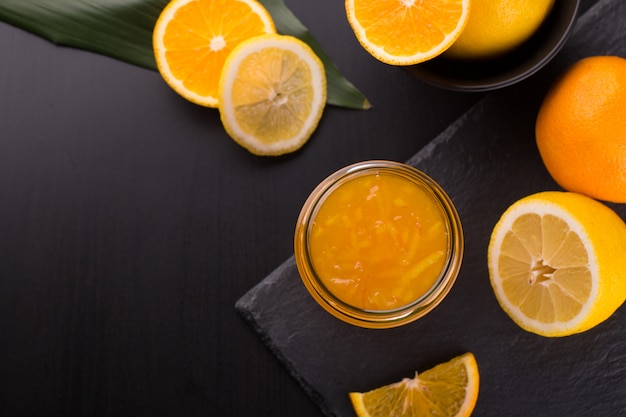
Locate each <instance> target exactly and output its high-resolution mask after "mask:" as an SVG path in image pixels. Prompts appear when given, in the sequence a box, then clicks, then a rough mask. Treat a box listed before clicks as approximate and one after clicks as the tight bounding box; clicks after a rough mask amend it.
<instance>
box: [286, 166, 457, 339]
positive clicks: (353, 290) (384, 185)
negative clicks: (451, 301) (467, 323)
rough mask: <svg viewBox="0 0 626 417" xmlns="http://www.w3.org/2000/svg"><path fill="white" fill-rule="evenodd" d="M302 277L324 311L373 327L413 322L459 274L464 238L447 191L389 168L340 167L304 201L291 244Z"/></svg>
mask: <svg viewBox="0 0 626 417" xmlns="http://www.w3.org/2000/svg"><path fill="white" fill-rule="evenodd" d="M294 252H295V260H296V265H297V268H298V271H299V272H300V276H301V278H302V281H303V283H304V284H305V286H306V288H307V290H308V291H309V293H310V294H311V295H312V296H313V298H314V299H315V300H316V301H317V302H318V304H320V305H321V306H322V307H323V308H324V309H326V310H327V311H328V312H330V313H331V314H332V315H334V316H335V317H337V318H339V319H341V320H344V321H346V322H348V323H351V324H355V325H359V326H362V327H371V328H386V327H395V326H398V325H401V324H405V323H408V322H410V321H413V320H415V319H417V318H419V317H421V316H423V315H424V314H426V313H427V312H428V311H430V310H432V309H433V308H434V307H435V306H436V305H438V304H439V303H440V302H441V301H442V300H443V298H444V297H445V295H446V294H447V293H448V292H449V290H450V288H451V287H452V285H453V283H454V281H455V280H456V276H457V275H458V272H459V269H460V265H461V260H462V256H463V233H462V229H461V223H460V219H459V216H458V213H457V211H456V209H455V207H454V205H453V204H452V201H451V200H450V198H449V197H448V195H447V194H446V193H445V192H444V191H443V189H442V188H441V187H440V186H439V185H438V184H437V183H436V182H434V181H433V180H432V179H431V178H430V177H428V176H427V175H426V174H424V173H423V172H421V171H419V170H417V169H415V168H413V167H411V166H409V165H405V164H400V163H397V162H391V161H366V162H362V163H359V164H354V165H351V166H348V167H346V168H343V169H341V170H339V171H337V172H335V173H334V174H332V175H331V176H329V177H328V178H326V179H325V180H324V181H323V182H322V183H320V184H319V185H318V186H317V187H316V189H315V190H314V191H313V192H312V193H311V195H310V196H309V198H308V199H307V201H306V202H305V204H304V206H303V208H302V211H301V213H300V216H299V218H298V223H297V225H296V233H295V238H294Z"/></svg>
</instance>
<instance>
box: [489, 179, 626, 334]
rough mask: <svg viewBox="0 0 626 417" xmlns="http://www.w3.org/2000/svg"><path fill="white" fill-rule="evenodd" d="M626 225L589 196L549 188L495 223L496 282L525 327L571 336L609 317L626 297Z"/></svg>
mask: <svg viewBox="0 0 626 417" xmlns="http://www.w3.org/2000/svg"><path fill="white" fill-rule="evenodd" d="M624 259H626V224H624V222H623V221H622V219H621V218H620V217H619V216H618V215H617V214H616V213H615V212H614V211H613V210H611V209H610V208H609V207H607V206H606V205H604V204H602V203H600V202H598V201H596V200H593V199H591V198H589V197H586V196H583V195H580V194H576V193H570V192H560V191H547V192H542V193H537V194H533V195H530V196H527V197H525V198H522V199H520V200H519V201H517V202H516V203H514V204H513V205H511V206H510V207H509V208H508V209H507V210H506V211H505V212H504V214H503V215H502V217H501V218H500V220H499V221H498V223H497V224H496V225H495V227H494V229H493V232H492V235H491V240H490V242H489V249H488V264H489V275H490V280H491V285H492V287H493V290H494V292H495V295H496V298H497V299H498V302H499V303H500V305H501V307H502V308H503V309H504V311H505V312H506V313H507V314H508V315H509V316H510V317H511V319H513V321H514V322H516V323H517V324H518V325H519V326H520V327H522V328H523V329H525V330H527V331H529V332H533V333H537V334H539V335H543V336H567V335H571V334H574V333H579V332H583V331H585V330H588V329H590V328H592V327H594V326H596V325H598V324H600V323H602V322H603V321H605V320H606V319H608V318H609V317H610V316H611V315H612V314H613V313H614V312H615V310H617V308H618V307H619V306H620V305H621V304H622V303H623V302H624V300H625V299H626V272H625V270H624V267H623V261H624Z"/></svg>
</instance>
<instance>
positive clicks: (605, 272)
mask: <svg viewBox="0 0 626 417" xmlns="http://www.w3.org/2000/svg"><path fill="white" fill-rule="evenodd" d="M527 204H536V205H539V206H550V207H553V208H556V209H557V210H561V211H563V212H565V213H567V214H569V215H571V216H572V217H574V218H575V219H576V221H577V222H578V223H579V226H580V228H582V230H583V231H584V233H585V234H586V235H587V239H584V237H583V241H584V242H591V244H592V245H593V248H589V249H590V251H591V253H590V263H591V265H590V268H596V269H597V274H598V277H599V280H598V281H599V282H598V287H597V290H596V292H595V295H594V296H593V299H592V300H591V304H592V308H591V311H589V313H588V314H587V316H586V317H584V318H583V320H581V321H580V322H578V323H574V324H573V325H572V326H570V327H568V328H560V329H551V330H549V331H545V332H542V331H538V330H537V329H536V328H534V327H533V326H529V325H528V323H524V322H523V321H520V320H518V319H517V318H516V317H515V315H514V314H513V312H512V311H511V310H510V309H509V308H508V306H507V305H506V304H505V303H503V302H502V300H501V299H500V297H499V296H498V291H497V289H496V285H495V284H494V280H493V277H494V276H495V274H496V271H495V269H496V268H497V262H496V259H495V251H494V249H495V248H494V245H495V240H496V235H497V234H498V231H499V229H500V228H501V226H502V224H503V222H504V220H505V219H506V218H507V216H508V215H509V214H510V213H511V212H514V211H515V210H516V209H518V208H519V207H522V206H524V205H527ZM594 259H595V261H593V260H594ZM625 259H626V223H624V221H623V220H622V219H621V218H620V217H619V216H618V215H617V214H616V213H615V212H614V211H613V210H611V209H610V208H609V207H607V206H606V205H605V204H603V203H601V202H599V201H596V200H594V199H592V198H590V197H587V196H584V195H581V194H578V193H572V192H564V191H544V192H539V193H536V194H532V195H529V196H526V197H523V198H521V199H520V200H518V201H516V202H515V203H513V204H512V205H511V206H510V207H509V208H508V209H507V210H506V211H505V212H504V213H503V214H502V216H501V218H500V220H499V221H498V223H497V224H496V226H495V227H494V229H493V233H492V236H491V240H490V242H489V250H488V265H489V275H490V280H491V285H492V287H493V289H494V292H495V294H496V298H497V300H498V303H499V304H500V306H501V307H502V309H503V310H504V311H505V312H506V313H507V314H508V315H509V317H511V319H512V320H513V321H515V322H516V323H517V324H518V325H519V326H520V327H522V328H523V329H524V330H527V331H529V332H533V333H537V334H540V335H542V336H547V337H558V336H569V335H572V334H576V333H581V332H583V331H586V330H589V329H591V328H593V327H595V326H597V325H598V324H600V323H602V322H604V321H605V320H607V319H608V318H609V317H610V316H611V315H612V314H613V313H614V312H615V311H616V310H617V309H618V308H619V307H620V306H621V305H622V304H623V303H624V301H625V300H626V270H625V269H624V266H623V262H624V260H625Z"/></svg>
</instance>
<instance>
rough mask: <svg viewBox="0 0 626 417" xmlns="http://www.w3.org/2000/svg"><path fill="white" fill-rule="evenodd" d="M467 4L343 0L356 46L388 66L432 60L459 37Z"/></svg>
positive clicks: (466, 0) (463, 0)
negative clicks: (344, 0)
mask: <svg viewBox="0 0 626 417" xmlns="http://www.w3.org/2000/svg"><path fill="white" fill-rule="evenodd" d="M469 7H470V0H429V1H420V0H346V14H347V16H348V22H349V23H350V26H352V30H353V31H354V34H355V35H356V38H357V39H358V41H359V43H360V44H361V45H362V46H363V48H365V50H367V51H368V52H369V53H370V54H371V55H372V56H374V57H375V58H376V59H378V60H380V61H382V62H384V63H386V64H390V65H413V64H418V63H420V62H424V61H426V60H429V59H432V58H434V57H436V56H437V55H439V54H441V53H443V52H444V51H445V50H446V49H448V48H449V47H450V46H451V45H452V44H453V43H454V41H456V39H457V38H458V37H459V36H460V34H461V32H462V31H463V29H464V28H465V25H466V24H467V21H468V16H469Z"/></svg>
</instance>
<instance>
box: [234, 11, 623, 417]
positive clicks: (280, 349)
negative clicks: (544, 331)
mask: <svg viewBox="0 0 626 417" xmlns="http://www.w3.org/2000/svg"><path fill="white" fill-rule="evenodd" d="M590 55H620V56H623V57H626V2H624V1H623V0H603V1H600V2H599V3H598V4H596V5H595V6H594V7H592V8H591V9H589V10H588V11H587V12H586V13H585V14H584V15H583V16H581V17H580V19H579V21H578V23H577V25H576V28H575V31H574V33H573V34H572V36H571V38H570V39H569V41H568V43H567V44H566V46H565V47H564V48H563V50H562V51H561V53H560V54H559V55H558V56H557V58H556V59H555V60H554V61H553V62H552V63H550V64H549V65H548V66H547V67H545V68H544V69H543V70H542V71H541V72H540V73H538V74H536V75H535V76H533V77H532V78H530V79H529V80H527V81H525V82H522V83H520V84H518V85H516V86H514V87H510V88H508V89H505V90H501V91H498V92H493V93H490V94H489V95H487V96H486V97H485V98H484V99H483V100H481V101H480V102H479V103H478V104H477V105H476V106H474V107H473V108H472V109H471V110H470V111H468V112H467V113H466V114H465V115H463V116H462V117H461V118H460V119H458V120H457V121H456V122H455V123H454V124H452V125H451V126H450V127H449V128H448V129H447V130H445V131H444V132H442V133H441V134H440V135H439V136H438V137H436V138H435V139H433V141H432V142H431V143H430V144H429V145H427V146H426V147H425V148H424V149H423V150H422V151H420V152H419V153H418V154H416V155H415V156H414V157H413V158H411V159H410V160H409V161H408V163H409V164H411V165H414V166H416V167H418V168H420V169H421V170H423V171H424V172H426V173H427V174H429V175H430V176H432V177H433V178H434V179H435V180H437V181H438V182H439V183H440V184H441V185H442V186H443V187H444V188H445V189H446V191H447V192H448V193H449V194H450V196H451V198H452V199H453V200H454V202H455V204H456V206H457V208H458V210H459V213H460V216H461V219H462V221H463V225H464V232H465V238H466V253H465V259H464V262H463V266H462V269H461V273H460V276H459V278H458V280H457V283H456V284H455V286H454V288H453V289H452V291H451V293H450V294H449V296H448V297H447V298H446V299H445V300H444V302H443V303H442V304H441V305H440V306H439V307H437V308H436V309H435V310H434V311H433V312H431V313H430V314H429V315H428V316H426V317H425V318H422V319H420V320H418V321H417V322H415V323H412V324H410V325H407V326H404V327H401V328H398V329H390V330H368V329H361V328H357V327H353V326H350V325H347V324H344V323H342V322H340V321H339V320H337V319H335V318H333V317H331V316H330V315H329V314H327V313H326V312H325V311H323V310H322V309H321V308H320V307H319V306H318V305H317V304H316V303H315V302H314V301H313V299H312V298H311V297H310V296H309V295H308V293H307V292H306V290H305V288H304V286H303V285H302V283H301V281H300V278H299V276H298V273H297V270H296V267H295V263H294V260H293V257H292V258H290V259H288V260H287V261H285V262H284V263H283V264H282V265H280V266H279V267H278V268H277V269H276V270H275V271H273V272H272V273H271V274H270V275H269V276H268V277H266V278H265V279H264V280H263V281H262V282H260V283H259V284H258V285H257V286H256V287H254V288H253V289H251V290H250V291H249V292H248V293H247V294H245V295H244V296H243V297H242V298H241V299H240V300H238V302H237V304H236V309H237V311H238V312H239V313H241V314H242V316H243V317H244V318H245V319H246V320H247V321H248V322H249V323H250V324H251V325H252V326H253V327H254V329H255V330H256V331H257V332H258V334H259V336H260V337H261V338H262V339H263V340H264V342H265V343H266V344H267V345H268V347H269V348H270V349H271V351H272V352H273V353H274V354H275V355H276V356H277V358H278V359H279V360H280V361H282V362H283V363H284V365H285V366H286V367H287V368H288V369H289V371H290V373H291V374H292V375H293V377H294V378H295V379H296V380H297V381H298V382H299V383H300V384H301V385H302V387H303V388H304V389H305V390H306V392H307V393H308V394H309V395H310V396H311V397H312V399H313V400H314V401H315V402H316V403H317V404H318V405H319V407H320V409H321V410H322V411H323V413H324V414H326V415H328V416H346V417H347V416H353V415H354V412H353V411H352V407H351V405H350V402H349V399H348V396H347V393H348V392H349V391H353V390H355V391H365V390H369V389H372V388H375V387H378V386H380V385H383V384H387V383H390V382H395V381H397V380H399V379H401V378H403V377H411V376H412V375H413V373H414V371H416V370H417V371H420V370H424V369H428V368H430V367H431V366H433V365H435V364H437V363H439V362H442V361H445V360H448V359H450V358H452V357H453V356H455V355H458V354H461V353H464V352H466V351H471V352H473V353H474V354H475V356H476V358H477V361H478V364H479V368H480V374H481V387H480V395H479V399H478V403H477V406H476V409H475V411H474V414H473V415H474V416H476V417H480V416H624V415H626V345H625V344H624V341H625V340H626V324H624V322H625V320H626V306H623V307H622V308H620V309H619V310H618V311H617V312H616V313H615V314H614V315H613V316H612V317H611V318H610V319H609V320H608V321H606V322H604V323H603V324H601V325H600V326H598V327H596V328H594V329H592V330H590V331H588V332H585V333H583V334H579V335H575V336H569V337H565V338H554V339H552V338H544V337H540V336H537V335H534V334H531V333H527V332H525V331H523V330H521V329H520V328H519V327H517V326H516V325H515V324H514V323H513V322H512V321H511V320H510V319H509V318H508V317H507V316H506V315H505V314H504V312H503V311H502V310H501V309H500V307H499V306H498V304H497V302H496V299H495V296H494V295H493V292H492V290H491V287H490V285H489V279H488V272H487V262H486V251H487V244H488V240H489V235H490V233H491V230H492V228H493V226H494V224H495V223H496V221H497V220H498V218H499V216H500V215H501V213H502V212H503V211H504V210H505V209H506V207H508V206H509V205H510V204H511V203H512V202H514V201H515V200H517V199H519V198H521V197H523V196H525V195H528V194H531V193H534V192H538V191H543V190H558V189H559V187H558V186H557V184H556V183H554V182H553V180H552V179H551V178H550V176H549V175H548V173H547V171H546V170H545V168H544V166H543V164H542V162H541V159H540V157H539V155H538V153H537V149H536V146H535V142H534V122H535V117H536V113H537V109H538V107H539V104H540V102H541V100H542V98H543V95H544V94H545V92H546V90H547V88H548V87H549V85H550V84H551V83H552V82H553V81H554V79H555V78H556V77H557V76H558V75H559V74H560V73H561V72H562V71H563V70H564V69H565V68H567V67H568V66H569V65H570V64H572V63H573V62H575V61H576V60H578V59H580V58H582V57H585V56H590ZM625 108H626V105H625ZM338 168H339V167H338ZM610 206H611V207H612V208H613V209H615V210H616V211H617V212H618V213H619V214H620V216H621V217H622V218H624V219H626V205H615V204H612V205H610ZM625 262H626V260H625Z"/></svg>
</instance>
